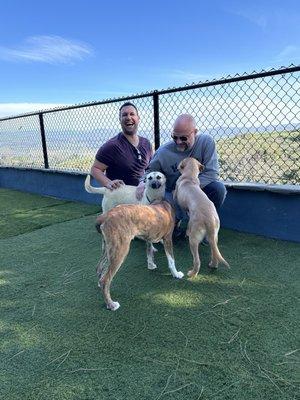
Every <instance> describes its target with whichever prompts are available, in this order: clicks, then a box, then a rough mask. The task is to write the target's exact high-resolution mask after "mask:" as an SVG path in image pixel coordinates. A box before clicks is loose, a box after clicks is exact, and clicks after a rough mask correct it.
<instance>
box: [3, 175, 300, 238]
mask: <svg viewBox="0 0 300 400" xmlns="http://www.w3.org/2000/svg"><path fill="white" fill-rule="evenodd" d="M85 177H86V175H85V174H82V173H68V172H60V171H53V170H39V169H23V168H10V167H0V187H2V188H10V189H16V190H21V191H24V192H30V193H38V194H41V195H45V196H53V197H58V198H60V199H67V200H74V201H82V202H86V203H90V204H100V201H101V196H100V195H93V194H89V193H87V192H86V191H85V190H84V180H85ZM225 184H226V187H227V190H228V193H227V197H226V201H225V203H224V205H223V207H222V210H221V213H220V218H221V226H222V227H224V228H229V229H235V230H238V231H241V232H248V233H254V234H257V235H264V236H267V237H271V238H276V239H283V240H289V241H295V242H300V188H299V186H296V187H294V186H278V185H257V184H233V183H229V182H228V183H227V182H225Z"/></svg>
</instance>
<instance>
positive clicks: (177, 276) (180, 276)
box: [174, 271, 184, 279]
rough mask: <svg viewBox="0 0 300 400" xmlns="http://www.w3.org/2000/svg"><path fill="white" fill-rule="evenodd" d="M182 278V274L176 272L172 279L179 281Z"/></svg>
mask: <svg viewBox="0 0 300 400" xmlns="http://www.w3.org/2000/svg"><path fill="white" fill-rule="evenodd" d="M183 277H184V273H183V272H181V271H177V273H176V274H175V275H174V278H176V279H181V278H183Z"/></svg>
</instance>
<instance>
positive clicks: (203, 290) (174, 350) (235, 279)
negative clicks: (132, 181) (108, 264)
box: [0, 190, 300, 400]
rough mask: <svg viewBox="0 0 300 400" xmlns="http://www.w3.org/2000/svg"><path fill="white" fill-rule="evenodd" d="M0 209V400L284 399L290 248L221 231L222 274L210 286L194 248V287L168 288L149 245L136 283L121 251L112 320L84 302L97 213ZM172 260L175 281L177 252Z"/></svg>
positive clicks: (99, 302) (184, 258)
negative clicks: (150, 265) (149, 256)
mask: <svg viewBox="0 0 300 400" xmlns="http://www.w3.org/2000/svg"><path fill="white" fill-rule="evenodd" d="M0 195H1V210H0V211H1V220H2V221H1V235H2V236H1V237H2V239H1V240H0V265H1V269H0V291H1V294H0V298H1V303H0V305H1V318H0V334H1V340H0V349H1V358H0V371H1V374H0V387H1V391H0V397H1V396H2V397H1V398H3V399H9V400H10V399H16V400H17V399H18V400H19V399H23V400H25V399H28V400H29V399H30V400H32V399H34V400H35V399H43V400H47V399H55V400H62V399H68V400H69V399H79V400H81V399H101V400H102V399H105V400H106V399H110V400H114V399H116V400H118V399H124V400H125V399H126V400H127V399H129V400H131V399H143V400H144V399H149V400H150V399H151V400H152V399H153V400H154V399H175V400H176V399H184V400H185V399H187V400H197V399H247V400H250V399H268V400H269V399H270V400H271V399H272V400H277V399H278V400H279V399H280V400H282V399H296V395H297V386H298V384H297V379H298V377H299V374H297V366H298V365H299V357H298V354H299V353H298V352H297V349H299V341H298V340H297V338H299V335H298V327H299V313H298V312H297V311H298V307H297V295H299V284H298V283H297V282H299V265H300V249H299V244H295V243H288V242H283V241H278V240H268V239H265V238H262V237H259V236H254V235H246V234H241V233H237V232H233V231H229V230H222V231H221V232H220V237H219V241H220V248H221V250H222V253H223V255H224V257H225V258H226V259H227V260H228V261H229V262H230V264H231V269H230V270H226V269H223V268H220V269H219V270H218V271H216V272H214V273H211V272H209V271H208V268H207V263H208V257H209V249H208V248H207V247H201V249H200V250H201V257H202V270H201V274H200V275H199V276H198V277H197V278H196V279H195V280H193V281H191V280H188V279H185V278H184V279H183V280H181V281H178V280H175V279H172V278H171V276H170V274H169V271H168V269H167V262H166V259H165V256H164V254H163V250H162V248H161V246H160V245H158V249H159V252H158V253H157V256H156V261H157V264H158V266H159V268H158V269H157V270H156V271H148V270H147V268H146V256H145V245H144V243H143V242H141V241H134V242H133V243H132V246H131V251H130V254H129V256H128V258H127V260H126V261H125V263H124V265H123V267H122V268H121V270H120V271H119V273H118V274H117V276H116V278H115V279H114V281H113V284H112V297H113V299H114V300H118V301H119V302H120V303H121V308H120V309H119V310H117V311H116V312H115V313H114V312H110V311H107V310H106V309H105V308H104V303H103V299H102V296H101V294H100V292H99V290H98V288H97V278H96V274H95V266H96V264H97V261H98V258H99V256H100V236H99V235H98V234H97V232H96V231H95V229H94V219H95V216H94V215H88V214H92V213H95V212H96V211H97V210H96V209H97V207H96V208H95V207H94V206H89V205H85V204H79V203H70V202H63V201H58V200H56V199H49V198H42V197H39V196H33V195H29V194H24V193H18V192H14V191H7V190H0ZM2 200H3V201H2ZM20 215H21V216H22V217H20ZM33 221H35V223H33ZM11 225H13V226H11ZM175 256H176V262H177V266H178V269H181V270H182V271H183V272H184V273H186V272H187V270H188V268H189V267H190V266H191V256H190V253H189V250H188V246H187V243H186V242H185V241H182V242H179V243H176V245H175ZM297 285H298V286H297ZM298 371H299V369H298Z"/></svg>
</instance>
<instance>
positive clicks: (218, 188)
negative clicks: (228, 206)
mask: <svg viewBox="0 0 300 400" xmlns="http://www.w3.org/2000/svg"><path fill="white" fill-rule="evenodd" d="M203 191H204V193H205V194H206V195H207V197H208V198H209V199H210V200H211V201H212V202H213V203H214V205H215V207H216V209H217V210H218V209H219V208H220V207H221V206H222V204H223V203H224V200H225V197H226V194H227V190H226V187H225V185H224V184H223V183H222V182H220V181H216V182H212V183H210V184H209V185H207V186H205V187H204V188H203Z"/></svg>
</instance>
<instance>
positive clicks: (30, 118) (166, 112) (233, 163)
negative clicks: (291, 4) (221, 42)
mask: <svg viewBox="0 0 300 400" xmlns="http://www.w3.org/2000/svg"><path fill="white" fill-rule="evenodd" d="M299 72H300V67H294V66H292V67H290V68H282V69H280V70H272V71H268V72H264V71H263V72H260V73H253V74H251V75H246V74H245V75H242V76H235V77H227V78H224V79H220V80H215V81H211V82H205V83H199V84H195V85H190V86H185V87H181V88H172V89H167V90H163V91H154V92H151V93H145V94H141V95H135V96H132V97H126V98H119V99H112V100H106V101H103V102H98V103H88V104H81V105H77V106H72V107H66V108H59V109H54V110H46V111H41V112H39V113H31V114H27V115H22V116H18V117H10V118H2V119H0V144H1V153H0V166H15V167H25V168H51V169H56V170H62V171H73V172H75V171H81V172H88V171H89V170H90V167H91V165H92V163H93V160H94V157H95V154H96V151H97V150H98V148H99V147H100V146H101V145H102V144H103V143H104V142H106V141H107V140H108V139H109V138H111V137H112V136H115V135H116V134H117V133H118V132H119V131H120V125H119V120H118V110H119V108H120V106H121V104H122V103H124V102H125V101H128V100H130V101H132V102H134V104H135V105H136V106H137V108H138V109H139V114H140V117H141V121H140V125H139V134H140V135H143V136H145V137H147V138H148V139H149V140H150V141H151V142H152V143H153V144H154V145H155V147H156V148H157V147H158V146H159V145H161V144H164V143H166V142H167V141H169V140H170V133H171V130H172V125H173V123H174V120H175V119H176V117H177V116H178V115H179V114H181V113H190V114H192V115H193V116H194V117H195V119H196V122H197V126H198V129H199V132H200V133H201V132H207V133H209V134H210V135H212V136H213V137H214V139H215V141H216V144H217V150H218V154H219V162H220V177H221V179H222V180H225V181H231V182H252V183H266V184H290V185H299V184H300V73H299Z"/></svg>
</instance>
